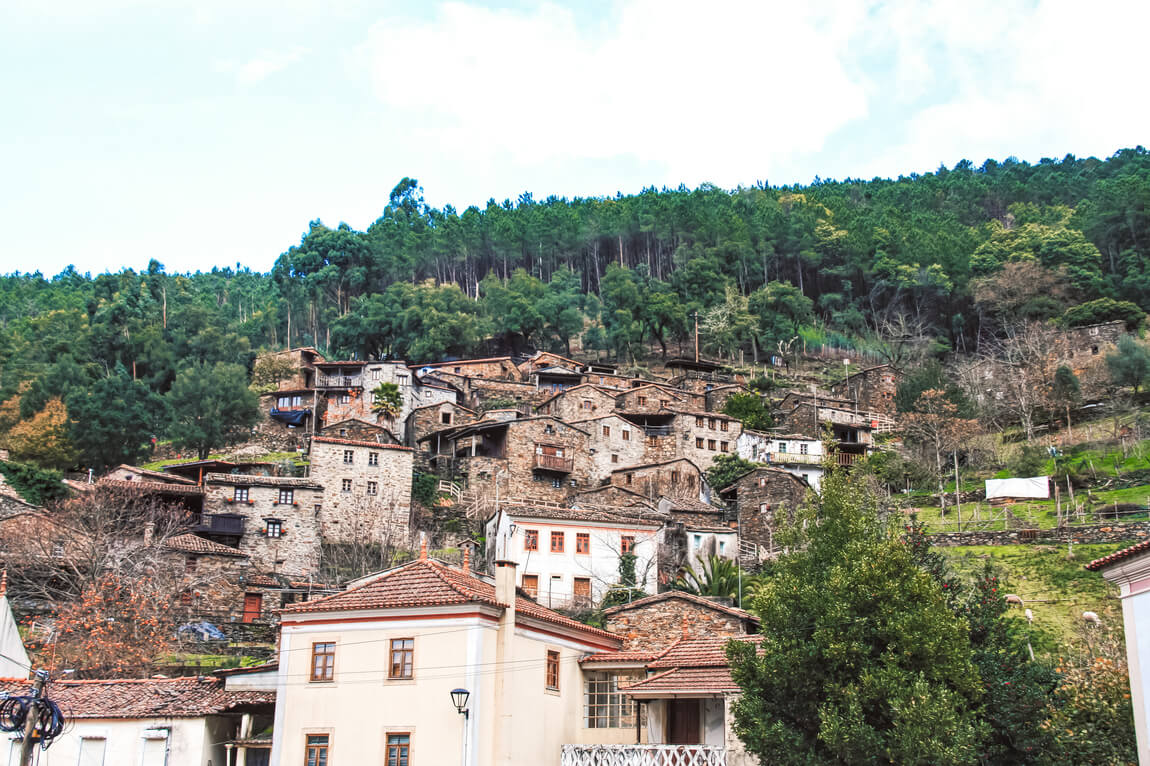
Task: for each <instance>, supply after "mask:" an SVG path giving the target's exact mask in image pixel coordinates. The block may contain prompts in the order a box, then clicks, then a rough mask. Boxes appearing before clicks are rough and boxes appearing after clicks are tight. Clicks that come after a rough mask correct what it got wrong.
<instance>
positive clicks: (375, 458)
mask: <svg viewBox="0 0 1150 766" xmlns="http://www.w3.org/2000/svg"><path fill="white" fill-rule="evenodd" d="M367 464H368V465H379V453H378V452H369V453H367Z"/></svg>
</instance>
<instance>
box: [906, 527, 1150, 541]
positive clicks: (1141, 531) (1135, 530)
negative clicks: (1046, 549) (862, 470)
mask: <svg viewBox="0 0 1150 766" xmlns="http://www.w3.org/2000/svg"><path fill="white" fill-rule="evenodd" d="M1148 535H1150V521H1130V522H1125V523H1112V524H1082V525H1074V526H1070V527H1063V528H1061V529H1011V530H1005V531H993V532H991V531H978V530H976V531H971V532H940V533H938V534H933V535H927V539H928V540H930V542H931V544H932V545H939V546H948V547H949V546H956V545H1022V544H1026V543H1038V544H1040V545H1056V544H1059V543H1062V544H1066V543H1067V542H1069V541H1071V540H1073V541H1074V542H1076V543H1121V542H1138V541H1141V540H1144V539H1146V537H1147V536H1148Z"/></svg>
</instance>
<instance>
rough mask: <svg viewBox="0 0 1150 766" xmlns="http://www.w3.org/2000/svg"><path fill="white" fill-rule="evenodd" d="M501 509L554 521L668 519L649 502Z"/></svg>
mask: <svg viewBox="0 0 1150 766" xmlns="http://www.w3.org/2000/svg"><path fill="white" fill-rule="evenodd" d="M502 511H503V513H505V514H507V515H508V516H513V517H515V518H519V519H553V520H556V521H597V522H606V523H609V524H629V525H632V526H637V527H661V526H662V525H663V524H664V523H666V522H668V521H670V520H671V517H670V515H669V514H666V513H663V512H662V511H659V510H656V509H654V508H651V507H650V506H640V505H632V506H614V505H612V506H606V505H582V506H581V507H579V508H564V507H563V506H546V505H526V504H524V505H511V504H505V505H504V506H503V509H502Z"/></svg>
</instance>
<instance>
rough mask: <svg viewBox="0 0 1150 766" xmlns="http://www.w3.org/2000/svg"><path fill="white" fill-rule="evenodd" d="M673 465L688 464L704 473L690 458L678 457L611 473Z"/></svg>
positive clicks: (619, 469) (618, 469)
mask: <svg viewBox="0 0 1150 766" xmlns="http://www.w3.org/2000/svg"><path fill="white" fill-rule="evenodd" d="M672 463H688V464H690V466H691V467H692V468H694V469H695V470H696V471H698V472H699V473H700V474H701V473H702V471H701V470H699V466H697V465H695V462H694V461H693V460H691V459H690V458H688V457H676V458H672V459H670V460H663V461H660V462H658V463H643V464H642V465H633V466H629V467H627V468H616V469H615V470H613V471H611V473H627V472H629V471H639V470H642V469H644V468H658V467H659V466H661V465H671V464H672Z"/></svg>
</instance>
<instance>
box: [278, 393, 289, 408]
mask: <svg viewBox="0 0 1150 766" xmlns="http://www.w3.org/2000/svg"><path fill="white" fill-rule="evenodd" d="M276 407H278V408H279V409H281V410H286V409H287V408H288V407H291V397H290V396H281V397H280V398H279V399H277V400H276Z"/></svg>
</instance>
